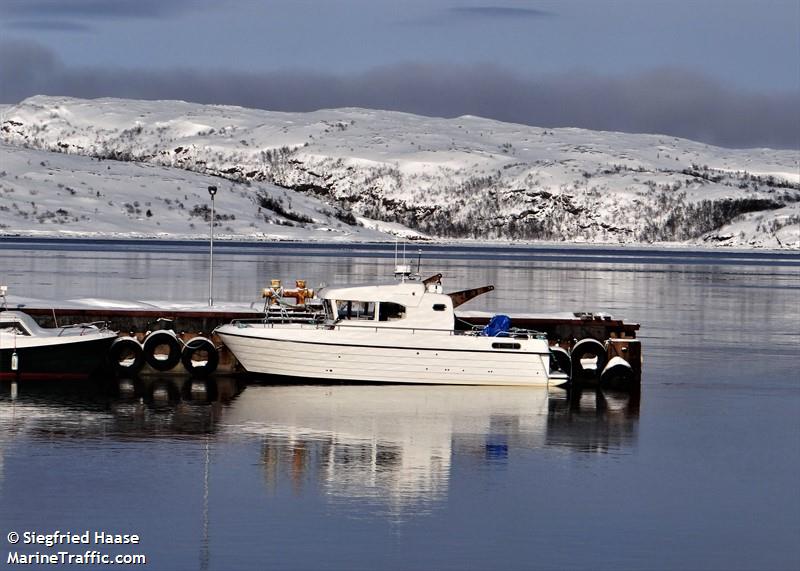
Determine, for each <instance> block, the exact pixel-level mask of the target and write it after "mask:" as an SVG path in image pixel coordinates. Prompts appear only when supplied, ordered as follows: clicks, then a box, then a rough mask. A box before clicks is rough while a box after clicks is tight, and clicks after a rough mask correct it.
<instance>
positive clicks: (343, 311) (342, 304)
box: [336, 300, 375, 321]
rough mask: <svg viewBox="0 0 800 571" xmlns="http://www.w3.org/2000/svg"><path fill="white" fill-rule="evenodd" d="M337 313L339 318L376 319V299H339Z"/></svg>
mask: <svg viewBox="0 0 800 571" xmlns="http://www.w3.org/2000/svg"><path fill="white" fill-rule="evenodd" d="M336 314H337V315H338V317H339V319H362V320H366V321H371V320H373V319H375V302H374V301H352V300H346V301H337V302H336Z"/></svg>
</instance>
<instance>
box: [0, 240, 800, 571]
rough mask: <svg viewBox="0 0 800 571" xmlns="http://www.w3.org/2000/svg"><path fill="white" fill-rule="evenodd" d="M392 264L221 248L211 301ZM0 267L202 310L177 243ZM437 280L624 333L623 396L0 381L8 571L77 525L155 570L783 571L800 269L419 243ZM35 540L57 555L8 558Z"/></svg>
mask: <svg viewBox="0 0 800 571" xmlns="http://www.w3.org/2000/svg"><path fill="white" fill-rule="evenodd" d="M414 251H416V250H415V249H414ZM410 252H411V249H410V250H409V253H410ZM391 258H392V248H391V247H375V246H357V247H342V248H328V247H319V246H315V247H304V246H292V245H280V246H263V245H261V246H257V245H247V246H236V245H230V244H229V245H225V246H220V247H218V248H217V250H216V254H215V274H216V277H217V279H216V283H215V298H216V299H218V300H220V301H222V300H231V301H257V300H258V292H259V291H260V288H261V287H262V286H263V285H264V284H265V282H266V281H267V280H269V279H270V278H282V279H284V280H287V281H288V280H292V279H295V278H306V279H307V280H309V282H310V284H311V285H314V286H316V285H317V284H319V283H320V282H325V283H328V284H341V283H354V282H368V281H372V280H374V279H375V278H382V277H383V276H386V275H387V274H388V273H389V271H390V270H391V266H392V259H391ZM0 262H1V265H0V282H5V283H7V284H8V285H9V286H10V289H11V291H12V292H14V293H18V294H19V295H26V296H32V297H41V298H71V297H72V298H75V297H106V298H128V299H140V300H186V299H196V300H198V301H202V300H204V299H205V298H206V296H207V272H208V266H207V257H206V254H205V249H204V247H202V246H197V245H191V244H181V243H177V244H146V243H112V244H97V243H94V244H92V243H83V242H77V243H61V244H57V245H55V246H54V245H52V244H48V243H46V242H32V241H27V242H26V241H8V240H6V241H5V242H3V243H0ZM426 270H427V271H426ZM436 272H442V273H444V275H445V287H446V288H449V289H463V288H467V287H475V286H479V285H484V284H489V283H491V284H494V285H495V286H496V287H497V290H496V291H495V292H493V293H492V294H489V295H487V296H484V297H482V298H478V299H476V300H474V301H473V302H471V303H470V305H468V306H466V307H467V308H471V309H485V310H491V311H515V310H516V311H519V310H527V311H574V310H582V311H592V310H594V311H597V310H603V311H609V312H611V313H614V314H615V315H619V316H622V317H625V318H626V319H629V320H633V321H638V322H640V323H641V324H642V329H641V332H640V337H641V339H642V341H643V343H644V355H645V363H644V378H643V387H642V391H641V396H640V398H637V397H634V396H631V395H626V394H611V393H607V394H603V393H599V394H598V393H595V392H588V391H586V392H583V393H582V394H569V393H567V392H566V391H564V390H561V389H550V390H549V391H548V390H542V389H528V388H485V387H432V386H430V387H425V386H417V387H415V386H341V385H337V386H267V385H251V386H247V387H243V386H240V385H237V383H236V382H235V381H233V380H231V379H226V378H222V379H219V380H218V381H217V382H216V383H210V384H208V385H201V384H197V383H195V384H194V385H192V384H190V383H188V382H184V381H183V380H174V379H155V380H153V379H150V380H147V381H146V382H143V383H136V384H135V385H134V386H132V387H126V386H123V387H119V386H116V385H114V384H112V383H108V384H106V385H105V386H101V387H96V386H93V385H88V384H80V385H77V386H76V385H70V386H67V385H58V384H55V385H54V384H41V383H40V384H33V383H29V384H25V385H21V386H20V387H19V389H18V394H17V395H15V397H14V398H12V396H11V390H10V387H9V385H8V384H6V385H0V532H1V533H0V546H2V548H0V557H2V563H0V568H1V567H3V566H4V565H5V564H6V557H7V553H8V550H9V548H10V547H11V546H10V545H9V544H8V543H7V542H6V536H7V533H8V532H10V531H16V532H19V533H22V532H23V531H29V530H35V531H38V532H40V533H52V532H53V531H54V530H62V531H74V532H82V531H84V530H87V529H88V530H93V531H94V530H107V531H110V532H115V533H136V534H139V535H140V536H142V544H141V545H140V546H138V547H135V548H131V547H125V548H122V549H120V550H119V552H121V553H144V554H145V555H146V556H147V557H148V566H147V568H150V569H221V570H224V569H249V568H257V569H375V568H388V569H686V568H691V569H798V568H800V486H798V481H800V477H799V476H798V474H799V473H800V372H798V363H799V362H800V341H799V339H800V256H798V255H796V254H795V255H791V254H769V253H756V254H746V253H745V254H740V253H729V252H722V253H692V252H681V251H662V252H659V251H648V250H634V249H599V248H581V249H558V248H546V249H525V248H501V249H482V248H466V247H461V248H442V247H435V248H434V247H427V248H425V254H424V256H423V261H422V273H436ZM87 547H91V548H95V547H94V546H83V545H81V546H72V547H71V548H70V547H69V546H68V547H67V549H65V548H64V546H62V547H61V550H69V551H71V552H74V553H83V551H85V549H86V548H87ZM15 549H16V548H15ZM37 549H38V550H39V551H41V552H43V553H54V552H56V551H57V549H55V548H47V547H44V546H38V547H34V546H21V547H19V548H18V549H16V550H18V551H19V552H21V553H25V552H32V551H36V550H37ZM102 549H104V550H105V551H107V552H109V553H115V552H116V551H115V550H114V549H106V548H102Z"/></svg>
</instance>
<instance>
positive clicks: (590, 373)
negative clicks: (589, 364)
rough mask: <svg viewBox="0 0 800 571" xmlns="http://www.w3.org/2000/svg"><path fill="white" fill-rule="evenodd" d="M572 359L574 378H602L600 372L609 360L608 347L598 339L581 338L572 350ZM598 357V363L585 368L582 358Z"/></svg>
mask: <svg viewBox="0 0 800 571" xmlns="http://www.w3.org/2000/svg"><path fill="white" fill-rule="evenodd" d="M570 358H571V360H572V378H574V379H594V380H597V379H599V378H600V373H601V371H602V370H603V368H604V367H605V366H606V363H607V362H608V354H607V352H606V347H605V345H603V344H602V343H600V341H598V340H597V339H591V338H586V339H581V340H580V341H578V342H577V343H575V346H574V347H573V348H572V351H571V352H570ZM587 358H596V359H597V364H596V365H595V367H594V368H585V367H584V365H583V363H581V359H587Z"/></svg>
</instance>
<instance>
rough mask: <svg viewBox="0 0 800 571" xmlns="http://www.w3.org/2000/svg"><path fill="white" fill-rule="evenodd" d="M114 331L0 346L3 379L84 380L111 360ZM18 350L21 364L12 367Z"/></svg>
mask: <svg viewBox="0 0 800 571" xmlns="http://www.w3.org/2000/svg"><path fill="white" fill-rule="evenodd" d="M114 339H116V335H113V334H102V335H101V334H97V335H84V336H74V337H66V338H59V342H58V343H43V344H40V345H32V346H31V345H30V344H28V346H24V347H23V346H19V347H16V348H13V347H3V348H2V349H0V380H26V379H63V380H68V379H85V378H87V377H89V376H91V375H92V374H93V373H97V372H99V371H100V370H102V368H103V367H104V366H105V365H106V364H107V363H108V359H107V356H108V350H109V348H110V347H111V344H112V343H113V342H114ZM15 351H16V353H17V363H18V367H17V370H16V371H12V370H11V359H12V354H13V353H14V352H15Z"/></svg>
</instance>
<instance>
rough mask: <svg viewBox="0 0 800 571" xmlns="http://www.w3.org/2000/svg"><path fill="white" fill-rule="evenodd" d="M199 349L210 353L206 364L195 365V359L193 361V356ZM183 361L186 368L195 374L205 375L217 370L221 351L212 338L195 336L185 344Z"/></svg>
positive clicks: (182, 355) (196, 375)
mask: <svg viewBox="0 0 800 571" xmlns="http://www.w3.org/2000/svg"><path fill="white" fill-rule="evenodd" d="M197 351H205V352H206V353H207V354H208V360H207V361H206V362H205V364H203V365H195V364H194V361H192V357H193V356H194V354H195V353H196V352H197ZM181 363H183V367H184V369H186V370H187V371H188V372H189V373H191V374H192V375H193V376H195V377H205V376H207V375H210V374H211V373H213V372H214V371H216V370H217V366H218V365H219V353H218V352H217V348H216V347H215V346H214V344H213V343H212V342H211V340H210V339H206V338H205V337H195V338H194V339H192V340H191V341H189V342H188V343H187V344H186V345H185V346H184V348H183V353H181Z"/></svg>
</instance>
